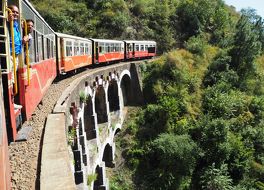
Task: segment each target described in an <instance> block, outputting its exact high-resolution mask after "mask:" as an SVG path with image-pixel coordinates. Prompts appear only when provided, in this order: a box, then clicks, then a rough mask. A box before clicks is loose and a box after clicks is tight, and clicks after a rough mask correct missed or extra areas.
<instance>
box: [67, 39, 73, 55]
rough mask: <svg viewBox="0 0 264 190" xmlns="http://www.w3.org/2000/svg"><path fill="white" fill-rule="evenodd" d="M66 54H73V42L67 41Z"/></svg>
mask: <svg viewBox="0 0 264 190" xmlns="http://www.w3.org/2000/svg"><path fill="white" fill-rule="evenodd" d="M66 56H72V42H71V41H66Z"/></svg>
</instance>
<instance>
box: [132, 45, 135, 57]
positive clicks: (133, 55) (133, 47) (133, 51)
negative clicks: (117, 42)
mask: <svg viewBox="0 0 264 190" xmlns="http://www.w3.org/2000/svg"><path fill="white" fill-rule="evenodd" d="M132 57H133V58H135V43H132Z"/></svg>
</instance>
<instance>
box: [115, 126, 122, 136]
mask: <svg viewBox="0 0 264 190" xmlns="http://www.w3.org/2000/svg"><path fill="white" fill-rule="evenodd" d="M120 131H121V129H120V128H117V129H116V130H115V135H114V136H116V135H117V133H119V132H120Z"/></svg>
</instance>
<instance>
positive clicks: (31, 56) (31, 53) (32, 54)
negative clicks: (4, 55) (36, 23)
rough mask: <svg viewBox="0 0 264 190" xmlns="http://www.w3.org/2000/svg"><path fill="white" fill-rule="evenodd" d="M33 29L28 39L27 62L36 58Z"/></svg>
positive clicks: (32, 61)
mask: <svg viewBox="0 0 264 190" xmlns="http://www.w3.org/2000/svg"><path fill="white" fill-rule="evenodd" d="M35 33H36V32H35V31H33V32H32V33H31V35H32V39H31V40H30V46H29V62H30V63H34V62H35V61H36V60H35V58H36V56H35V53H36V43H35Z"/></svg>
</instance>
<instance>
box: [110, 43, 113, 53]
mask: <svg viewBox="0 0 264 190" xmlns="http://www.w3.org/2000/svg"><path fill="white" fill-rule="evenodd" d="M110 46H111V48H110V52H114V44H113V43H111V44H110Z"/></svg>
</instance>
